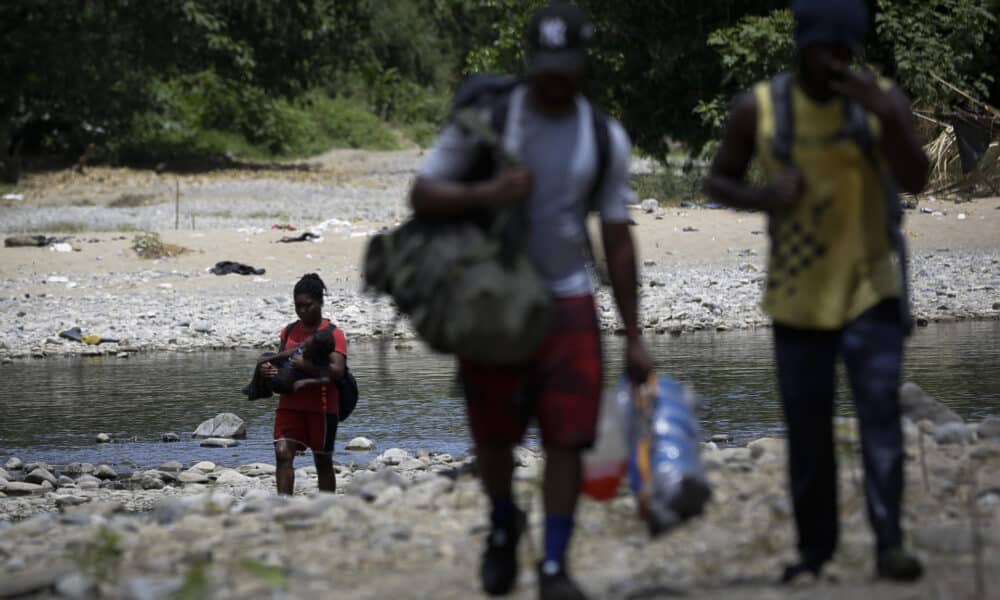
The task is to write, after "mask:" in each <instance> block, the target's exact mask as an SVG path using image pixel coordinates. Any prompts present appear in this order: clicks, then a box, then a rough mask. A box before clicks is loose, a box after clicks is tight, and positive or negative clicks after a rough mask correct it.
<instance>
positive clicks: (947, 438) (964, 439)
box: [934, 423, 975, 444]
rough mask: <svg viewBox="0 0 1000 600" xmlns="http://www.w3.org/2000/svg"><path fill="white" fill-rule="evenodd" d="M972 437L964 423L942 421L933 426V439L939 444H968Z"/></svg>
mask: <svg viewBox="0 0 1000 600" xmlns="http://www.w3.org/2000/svg"><path fill="white" fill-rule="evenodd" d="M974 439H975V436H974V435H973V433H972V430H971V429H969V428H968V427H966V425H965V423H942V424H940V425H938V426H936V427H935V428H934V441H935V442H937V443H939V444H970V443H972V442H973V440H974Z"/></svg>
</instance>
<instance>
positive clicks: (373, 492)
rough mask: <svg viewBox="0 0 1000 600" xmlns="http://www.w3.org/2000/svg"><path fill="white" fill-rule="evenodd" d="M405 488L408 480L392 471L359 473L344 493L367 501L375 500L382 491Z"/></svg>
mask: <svg viewBox="0 0 1000 600" xmlns="http://www.w3.org/2000/svg"><path fill="white" fill-rule="evenodd" d="M393 486H395V487H398V488H405V487H406V480H405V479H403V477H402V476H401V475H400V474H399V473H397V472H395V471H393V470H392V469H382V470H381V471H358V472H357V473H355V474H354V478H353V479H352V480H351V483H349V484H347V486H346V488H345V490H344V493H345V494H349V495H352V496H361V497H362V498H365V499H366V500H374V498H375V496H377V495H378V493H379V492H380V491H382V490H383V489H384V488H387V487H393Z"/></svg>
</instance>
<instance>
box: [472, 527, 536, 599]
mask: <svg viewBox="0 0 1000 600" xmlns="http://www.w3.org/2000/svg"><path fill="white" fill-rule="evenodd" d="M525 526H526V519H525V516H524V512H523V511H521V510H517V512H516V513H515V516H514V527H513V528H502V527H498V528H495V529H493V530H491V531H490V533H489V535H488V536H487V537H486V550H485V551H484V552H483V564H482V567H481V568H480V570H479V578H480V580H481V581H482V583H483V591H484V592H486V594H487V595H490V596H503V595H505V594H509V593H510V591H511V590H512V589H514V584H515V583H516V582H517V542H518V541H519V540H520V539H521V533H523V532H524V528H525Z"/></svg>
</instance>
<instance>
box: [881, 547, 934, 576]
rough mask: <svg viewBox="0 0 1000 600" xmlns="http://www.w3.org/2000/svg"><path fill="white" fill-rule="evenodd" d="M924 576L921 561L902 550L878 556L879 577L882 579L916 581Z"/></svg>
mask: <svg viewBox="0 0 1000 600" xmlns="http://www.w3.org/2000/svg"><path fill="white" fill-rule="evenodd" d="M923 574H924V567H923V565H921V564H920V561H919V560H917V558H916V557H915V556H913V555H912V554H908V553H907V552H906V551H905V550H903V549H902V548H899V547H897V548H891V549H889V550H886V551H884V552H880V553H879V555H878V576H879V577H880V578H882V579H889V580H892V581H916V580H917V579H920V577H921V576H922V575H923Z"/></svg>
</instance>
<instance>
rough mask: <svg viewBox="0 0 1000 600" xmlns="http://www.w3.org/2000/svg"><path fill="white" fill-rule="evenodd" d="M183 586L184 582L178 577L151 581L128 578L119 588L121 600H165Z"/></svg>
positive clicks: (145, 578) (149, 579)
mask: <svg viewBox="0 0 1000 600" xmlns="http://www.w3.org/2000/svg"><path fill="white" fill-rule="evenodd" d="M183 586H184V580H183V579H180V578H178V577H170V578H166V579H152V578H149V577H130V578H128V579H126V580H125V581H124V582H123V583H122V586H121V593H120V596H119V597H120V598H121V599H122V600H165V599H166V598H170V597H171V596H173V595H174V594H176V593H177V592H178V591H179V590H180V589H181V588H182V587H183Z"/></svg>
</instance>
